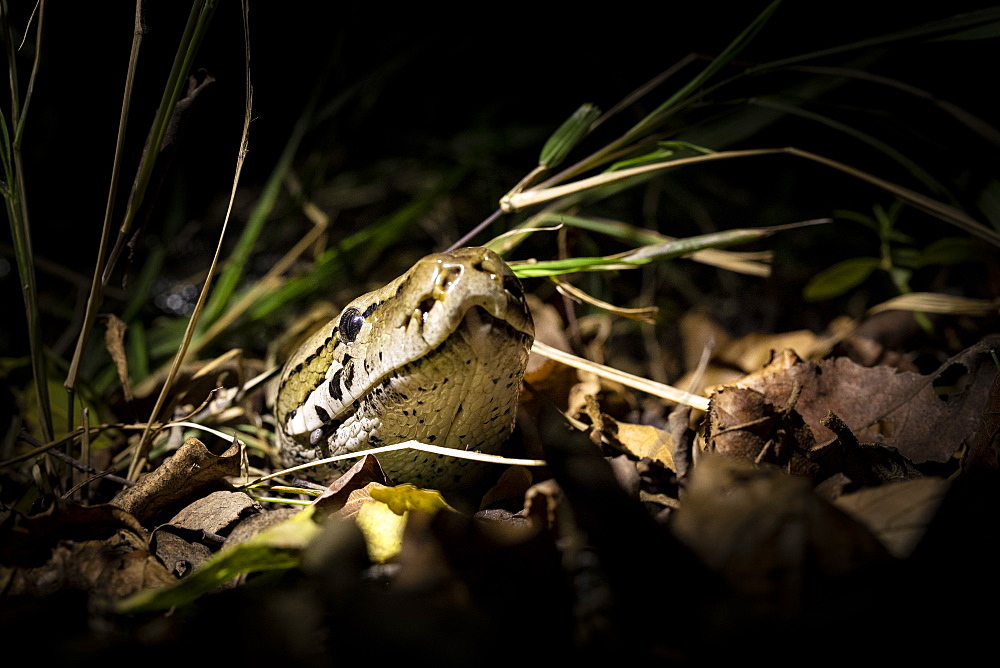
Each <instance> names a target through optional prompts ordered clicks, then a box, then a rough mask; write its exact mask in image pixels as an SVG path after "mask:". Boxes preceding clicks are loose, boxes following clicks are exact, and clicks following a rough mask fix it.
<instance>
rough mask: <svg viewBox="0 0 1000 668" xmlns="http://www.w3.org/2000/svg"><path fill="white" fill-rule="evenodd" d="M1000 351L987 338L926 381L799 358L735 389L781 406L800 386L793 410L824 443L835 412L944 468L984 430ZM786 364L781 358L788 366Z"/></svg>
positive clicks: (868, 436) (871, 437)
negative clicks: (746, 390) (829, 419)
mask: <svg viewBox="0 0 1000 668" xmlns="http://www.w3.org/2000/svg"><path fill="white" fill-rule="evenodd" d="M997 347H1000V337H989V338H986V339H984V340H983V341H981V342H980V343H978V344H976V345H974V346H971V347H970V348H968V349H967V350H965V351H963V352H962V353H959V354H958V355H956V356H955V357H953V358H952V359H950V360H948V361H947V362H945V363H944V364H943V365H942V366H941V367H940V368H939V369H938V370H937V371H936V372H934V373H933V374H930V375H926V376H924V375H920V374H915V373H905V372H898V371H896V370H895V369H892V368H889V367H874V368H866V367H862V366H859V365H858V364H855V363H854V362H852V361H851V360H849V359H847V358H843V357H838V358H833V359H827V360H824V361H822V362H820V363H812V362H802V361H801V360H798V361H795V362H794V363H793V364H791V365H787V368H782V369H780V370H777V371H774V372H770V371H771V369H773V368H774V367H773V366H772V367H771V368H770V369H768V370H762V371H761V372H759V373H756V374H753V375H752V376H750V377H748V378H747V379H745V380H743V381H740V382H739V383H737V384H736V385H737V386H738V387H744V388H750V389H753V390H756V391H758V392H760V393H761V394H763V395H764V398H765V400H766V401H767V402H768V403H771V404H775V405H780V404H782V403H783V402H784V401H785V400H786V399H787V397H788V396H789V394H790V392H791V391H792V388H793V387H795V386H798V387H800V388H801V394H800V396H799V400H798V402H797V403H796V406H795V410H796V411H797V412H799V413H800V414H801V415H802V417H803V418H804V419H805V421H806V424H807V425H809V428H810V429H811V430H812V432H813V435H814V437H815V439H816V441H817V443H819V444H823V443H826V442H829V441H831V440H832V439H833V438H834V434H833V432H831V431H830V430H829V429H827V428H826V427H824V426H823V425H822V423H821V420H822V418H823V417H824V416H825V415H826V414H827V412H830V411H832V412H833V413H836V414H837V415H838V416H839V417H840V418H841V419H843V421H844V422H845V423H846V424H847V426H848V427H849V428H850V430H851V431H852V432H853V433H854V434H855V435H856V436H857V437H858V439H859V440H862V441H869V442H875V443H880V444H883V445H888V446H892V447H894V448H896V449H897V450H898V451H899V452H900V453H901V454H902V455H903V456H905V457H906V458H908V459H909V460H910V461H912V462H914V463H915V464H921V463H924V462H946V461H948V460H949V459H951V457H952V456H953V455H954V454H955V452H956V451H957V450H958V449H959V448H960V447H961V445H962V443H963V441H964V440H965V439H967V438H969V437H971V436H972V434H973V433H974V432H975V430H976V428H977V426H978V425H979V421H980V416H981V415H982V413H983V410H984V409H985V407H986V401H987V398H988V396H989V387H990V386H991V384H992V382H993V378H994V376H995V375H996V368H995V366H994V362H993V360H992V358H991V356H990V351H991V350H994V349H996V348H997ZM788 359H789V358H788V356H787V355H785V356H783V357H782V360H783V361H782V364H787V361H788ZM952 380H956V381H957V382H958V385H957V386H956V387H954V388H952V389H951V390H949V388H947V387H945V386H944V383H946V382H952ZM936 385H941V390H942V391H943V393H942V394H939V393H938V391H937V389H936Z"/></svg>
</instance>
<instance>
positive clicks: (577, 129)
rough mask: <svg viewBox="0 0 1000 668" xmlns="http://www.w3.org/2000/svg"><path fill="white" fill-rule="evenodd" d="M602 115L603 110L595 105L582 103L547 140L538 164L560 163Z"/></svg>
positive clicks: (553, 164)
mask: <svg viewBox="0 0 1000 668" xmlns="http://www.w3.org/2000/svg"><path fill="white" fill-rule="evenodd" d="M600 115H601V110H600V109H598V108H597V107H595V106H594V105H592V104H590V103H587V104H582V105H580V108H579V109H577V110H576V111H574V112H573V115H572V116H570V117H569V118H568V119H566V121H564V122H563V124H562V125H560V126H559V129H558V130H556V131H555V132H554V133H552V136H551V137H549V139H548V141H546V142H545V146H543V147H542V154H541V156H540V157H539V158H538V164H539V165H541V166H543V167H550V168H551V167H555V166H556V165H558V164H560V163H561V162H562V161H563V160H565V159H566V156H567V155H568V154H569V152H570V151H571V150H573V147H574V146H576V145H577V144H578V143H579V142H580V140H581V139H583V138H584V137H585V136H586V135H587V132H588V131H589V130H590V126H591V125H592V124H593V122H594V121H595V120H597V117H598V116H600Z"/></svg>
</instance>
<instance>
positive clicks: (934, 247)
mask: <svg viewBox="0 0 1000 668" xmlns="http://www.w3.org/2000/svg"><path fill="white" fill-rule="evenodd" d="M978 255H979V247H978V246H976V245H975V244H974V243H973V241H972V239H969V238H968V237H945V238H944V239H938V240H937V241H935V242H934V243H932V244H931V245H929V246H927V248H925V249H923V250H922V251H920V255H919V259H918V261H917V263H916V264H915V265H914V266H915V267H928V266H933V265H951V264H961V263H963V262H972V261H973V260H975V259H976V257H977V256H978Z"/></svg>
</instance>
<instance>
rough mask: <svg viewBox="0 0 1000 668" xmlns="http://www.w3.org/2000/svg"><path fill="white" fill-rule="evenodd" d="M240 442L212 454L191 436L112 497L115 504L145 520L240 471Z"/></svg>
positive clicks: (112, 503) (236, 474) (112, 502)
mask: <svg viewBox="0 0 1000 668" xmlns="http://www.w3.org/2000/svg"><path fill="white" fill-rule="evenodd" d="M240 462H241V452H240V446H239V445H238V444H236V445H233V446H231V447H230V448H229V449H228V450H226V451H225V452H224V453H222V454H221V455H214V454H212V453H211V452H210V451H209V449H208V448H206V447H205V445H204V444H203V443H202V442H201V441H199V440H198V439H197V438H189V439H187V440H186V441H184V444H183V445H182V446H181V447H180V448H178V450H177V452H175V453H174V454H173V455H172V456H171V457H169V458H168V459H167V460H166V461H164V462H163V463H162V464H160V466H158V467H157V468H156V469H155V470H153V471H151V472H150V473H147V474H145V475H143V476H142V477H140V478H139V481H138V482H137V483H136V484H135V485H133V486H132V487H129V488H127V489H124V490H122V491H121V492H119V493H118V494H116V495H115V497H114V498H113V499H111V505H113V506H117V507H118V508H121V509H122V510H124V511H126V512H129V513H131V514H132V515H135V516H136V517H137V518H139V520H141V521H145V520H147V519H149V518H151V517H153V516H155V515H157V514H158V513H160V512H162V511H164V510H166V509H167V508H168V507H169V506H171V505H173V504H175V503H176V502H178V501H180V500H181V499H183V498H185V497H187V496H189V495H191V494H193V493H194V492H197V491H198V490H200V489H204V488H205V487H208V486H209V485H213V484H215V483H216V482H218V481H219V480H221V479H223V478H226V477H230V476H238V475H239V474H240Z"/></svg>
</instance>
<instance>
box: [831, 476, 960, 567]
mask: <svg viewBox="0 0 1000 668" xmlns="http://www.w3.org/2000/svg"><path fill="white" fill-rule="evenodd" d="M950 486H951V483H950V482H949V481H947V480H943V479H941V478H917V479H914V480H901V481H899V482H893V483H889V484H886V485H880V486H879V487H871V488H868V489H862V490H858V491H857V492H852V493H850V494H844V495H843V496H841V497H839V498H837V499H836V500H835V501H834V505H835V506H837V507H838V508H840V509H841V510H843V511H844V512H846V513H847V514H849V515H850V516H851V517H853V518H854V519H856V520H858V521H859V522H862V523H863V524H864V525H865V526H867V527H868V528H869V529H871V531H872V533H873V534H875V536H876V537H877V538H878V539H879V540H880V541H881V542H882V544H883V545H884V546H885V547H886V549H887V550H888V551H889V553H890V554H892V555H893V556H894V557H897V558H899V559H905V558H906V557H909V556H910V554H912V552H913V549H914V548H915V547H916V546H917V543H919V542H920V539H921V538H923V535H924V532H925V531H926V529H927V525H928V523H929V522H930V521H931V519H932V518H933V517H934V513H935V512H937V509H938V508H939V507H940V506H941V501H942V500H943V499H944V496H945V494H947V493H948V489H949V487H950Z"/></svg>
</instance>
